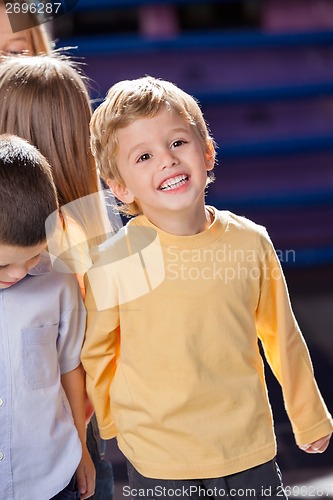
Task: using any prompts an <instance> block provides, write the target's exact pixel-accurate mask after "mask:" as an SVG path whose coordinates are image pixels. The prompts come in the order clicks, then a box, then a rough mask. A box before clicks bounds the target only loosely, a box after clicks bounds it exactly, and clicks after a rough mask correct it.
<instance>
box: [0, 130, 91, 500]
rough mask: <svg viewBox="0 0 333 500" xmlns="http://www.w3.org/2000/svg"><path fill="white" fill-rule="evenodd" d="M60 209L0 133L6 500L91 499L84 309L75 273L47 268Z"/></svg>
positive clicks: (29, 155)
mask: <svg viewBox="0 0 333 500" xmlns="http://www.w3.org/2000/svg"><path fill="white" fill-rule="evenodd" d="M57 209H58V204H57V197H56V190H55V186H54V183H53V180H52V176H51V170H50V166H49V165H48V163H47V161H46V159H45V158H44V157H43V156H42V155H41V154H40V153H39V152H38V151H37V150H36V149H35V148H34V147H33V146H31V145H30V144H28V143H27V142H25V141H24V140H22V139H19V138H18V137H15V136H9V135H5V136H4V135H3V136H0V373H1V377H0V485H1V487H0V500H32V499H33V500H49V499H56V500H65V499H73V500H74V499H79V498H81V499H86V498H89V497H90V496H91V495H92V494H93V493H94V482H95V471H94V466H93V464H92V461H91V458H90V456H89V453H88V451H87V448H86V445H85V412H84V377H83V371H82V367H81V364H80V350H81V345H82V340H83V334H84V328H85V310H84V306H83V303H82V300H81V293H80V290H79V287H78V284H77V281H76V279H75V277H74V276H73V275H70V274H66V273H57V272H55V271H54V270H52V268H51V264H50V260H49V257H48V254H47V252H45V249H46V232H45V221H46V219H47V217H48V216H49V215H50V214H51V213H53V212H55V211H56V210H57Z"/></svg>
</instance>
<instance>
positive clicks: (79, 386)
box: [61, 365, 95, 499]
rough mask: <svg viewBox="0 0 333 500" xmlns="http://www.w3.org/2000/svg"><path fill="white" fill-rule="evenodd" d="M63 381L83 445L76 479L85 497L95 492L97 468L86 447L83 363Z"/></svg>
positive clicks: (63, 376) (64, 375)
mask: <svg viewBox="0 0 333 500" xmlns="http://www.w3.org/2000/svg"><path fill="white" fill-rule="evenodd" d="M61 383H62V386H63V388H64V391H65V393H66V396H67V399H68V401H69V404H70V407H71V410H72V414H73V419H74V423H75V426H76V428H77V431H78V434H79V438H80V441H81V445H82V458H81V461H80V463H79V466H78V468H77V470H76V481H77V486H78V489H79V491H80V494H81V499H85V498H89V497H91V496H92V495H93V494H94V490H95V468H94V464H93V462H92V460H91V457H90V455H89V452H88V450H87V447H86V418H85V403H84V398H85V389H84V372H83V368H82V365H79V366H78V367H77V368H75V369H74V370H71V371H70V372H68V373H64V374H63V375H61Z"/></svg>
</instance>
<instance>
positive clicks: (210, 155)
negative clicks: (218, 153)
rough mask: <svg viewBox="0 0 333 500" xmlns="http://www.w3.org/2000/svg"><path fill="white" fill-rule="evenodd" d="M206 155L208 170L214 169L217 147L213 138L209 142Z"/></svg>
mask: <svg viewBox="0 0 333 500" xmlns="http://www.w3.org/2000/svg"><path fill="white" fill-rule="evenodd" d="M205 156H206V168H207V170H213V168H214V165H215V148H214V144H213V141H212V140H210V141H209V142H208V144H207V149H206V154H205Z"/></svg>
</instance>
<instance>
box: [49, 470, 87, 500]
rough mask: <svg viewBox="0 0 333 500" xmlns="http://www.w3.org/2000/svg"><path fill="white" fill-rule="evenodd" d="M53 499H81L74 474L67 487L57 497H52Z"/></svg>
mask: <svg viewBox="0 0 333 500" xmlns="http://www.w3.org/2000/svg"><path fill="white" fill-rule="evenodd" d="M51 500H80V492H79V490H78V489H77V487H76V481H75V477H74V476H73V477H72V479H71V480H70V483H69V484H68V485H67V486H66V488H65V489H64V490H62V491H60V492H59V493H58V494H57V495H56V496H55V497H52V498H51Z"/></svg>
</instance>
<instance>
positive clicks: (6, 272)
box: [0, 242, 46, 289]
mask: <svg viewBox="0 0 333 500" xmlns="http://www.w3.org/2000/svg"><path fill="white" fill-rule="evenodd" d="M45 248H46V243H45V242H43V243H40V244H38V245H36V246H33V247H19V246H15V245H4V244H0V289H1V288H8V287H10V286H12V285H15V283H17V282H18V281H20V280H21V279H23V278H24V277H25V276H26V275H27V274H28V272H29V271H30V270H31V269H32V268H34V267H35V266H36V265H37V264H38V262H39V260H40V254H41V252H42V251H43V250H45Z"/></svg>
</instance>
